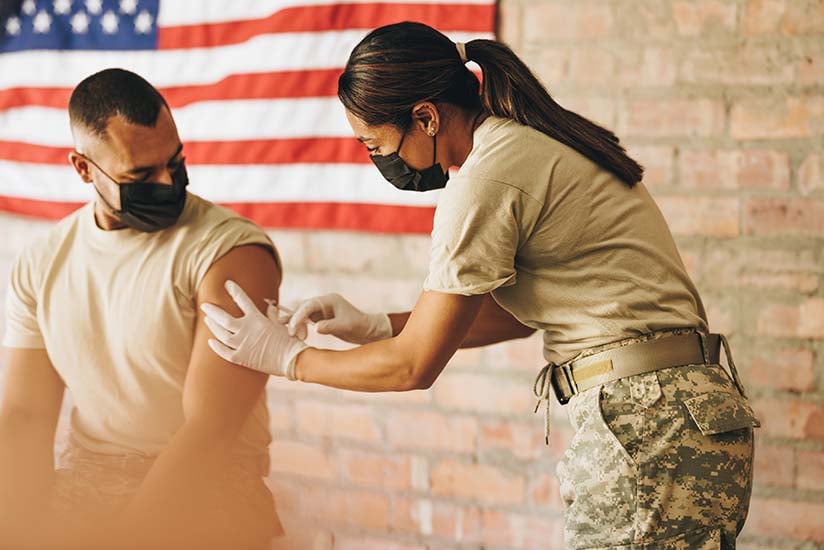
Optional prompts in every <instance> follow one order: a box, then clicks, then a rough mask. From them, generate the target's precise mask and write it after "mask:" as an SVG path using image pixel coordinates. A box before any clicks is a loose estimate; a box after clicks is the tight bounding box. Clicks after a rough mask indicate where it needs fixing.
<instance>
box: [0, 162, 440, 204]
mask: <svg viewBox="0 0 824 550" xmlns="http://www.w3.org/2000/svg"><path fill="white" fill-rule="evenodd" d="M188 171H189V180H190V181H191V183H190V186H189V187H190V189H191V190H192V191H193V192H195V193H197V194H199V195H202V196H204V197H208V198H209V199H210V200H215V201H220V202H267V201H282V202H342V203H369V204H392V205H398V206H402V205H410V206H434V205H435V204H436V202H437V197H438V192H437V191H433V192H429V193H415V192H410V191H400V190H398V189H396V188H395V187H393V186H392V185H391V184H389V183H388V182H387V181H386V180H384V179H383V178H382V177H381V175H380V173H379V172H378V171H377V170H376V169H375V167H374V166H372V165H371V164H331V163H325V164H296V163H293V164H278V165H248V164H247V165H239V164H221V165H217V164H216V165H188ZM33 182H34V183H35V184H34V185H33ZM0 195H5V196H10V197H28V198H32V199H41V200H47V199H52V200H55V201H58V202H78V201H81V202H82V201H88V200H90V199H92V198H93V190H92V188H91V186H89V185H85V184H83V183H82V182H81V181H80V178H79V177H78V176H77V174H76V173H75V172H74V169H73V168H72V167H71V165H69V164H68V163H66V164H64V165H61V166H58V165H48V164H30V163H22V162H10V161H0Z"/></svg>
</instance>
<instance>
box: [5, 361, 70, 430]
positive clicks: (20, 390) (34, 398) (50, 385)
mask: <svg viewBox="0 0 824 550" xmlns="http://www.w3.org/2000/svg"><path fill="white" fill-rule="evenodd" d="M5 352H6V353H5V363H6V367H5V373H4V379H5V380H4V383H3V384H2V398H0V417H3V418H10V417H15V418H18V419H24V420H26V421H32V422H38V423H40V422H42V423H43V425H44V426H45V427H46V428H49V427H50V428H51V429H52V430H54V428H55V426H56V425H57V420H58V418H59V416H60V406H61V405H62V403H63V393H64V391H65V385H64V384H63V380H62V379H61V378H60V375H59V374H57V371H56V370H54V366H53V365H52V363H51V360H50V359H49V356H48V354H47V353H46V350H44V349H24V348H5Z"/></svg>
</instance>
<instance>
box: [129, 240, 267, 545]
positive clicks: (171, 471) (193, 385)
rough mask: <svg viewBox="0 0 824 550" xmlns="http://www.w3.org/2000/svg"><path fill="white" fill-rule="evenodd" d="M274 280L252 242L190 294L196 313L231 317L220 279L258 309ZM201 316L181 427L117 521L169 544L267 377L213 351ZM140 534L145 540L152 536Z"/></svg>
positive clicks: (189, 517) (192, 512)
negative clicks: (206, 307)
mask: <svg viewBox="0 0 824 550" xmlns="http://www.w3.org/2000/svg"><path fill="white" fill-rule="evenodd" d="M280 278H281V274H280V272H279V271H278V268H277V266H276V263H275V260H274V257H273V255H272V253H271V251H269V250H268V249H266V248H264V247H262V246H257V245H249V246H241V247H238V248H235V249H233V250H232V251H231V252H229V253H228V254H226V255H225V256H224V257H223V258H221V259H220V260H218V261H217V262H215V264H214V265H213V266H212V267H211V269H210V270H209V271H208V273H207V274H206V276H205V278H204V280H203V282H202V283H201V285H200V288H199V289H198V293H197V305H198V312H200V309H199V306H200V304H203V303H206V302H209V303H213V304H218V305H220V306H221V307H222V308H224V309H226V310H227V311H229V312H231V313H232V314H233V315H239V314H240V310H239V309H238V308H237V306H236V305H235V304H234V302H233V301H232V299H231V298H230V297H229V295H228V294H227V293H226V291H225V290H224V288H223V284H224V282H225V281H226V280H227V279H232V280H234V281H236V282H238V283H239V284H240V285H242V286H243V288H245V289H246V291H247V292H248V294H249V296H250V297H251V298H252V299H253V300H254V301H255V303H256V304H257V305H258V307H259V308H260V309H261V310H263V311H265V308H266V305H265V303H264V301H263V300H264V298H274V299H277V297H278V287H279V285H280ZM204 317H205V315H203V314H200V313H199V314H198V320H197V325H196V328H195V339H194V347H193V349H192V357H191V360H190V363H189V370H188V372H187V375H186V382H185V387H184V391H183V412H184V416H185V421H184V424H183V426H182V427H181V428H180V429H179V430H178V432H177V433H176V434H175V436H174V437H173V438H172V441H171V442H170V443H169V445H168V447H167V448H166V449H165V450H164V451H163V452H162V453H161V454H160V456H159V457H158V458H157V461H156V462H155V464H154V465H153V466H152V469H151V470H150V472H149V474H148V475H147V476H146V479H145V480H144V481H143V484H142V485H141V487H140V489H139V491H138V493H137V495H136V496H135V498H134V500H133V501H132V502H131V504H130V506H129V508H128V510H127V512H126V514H125V517H124V522H125V523H126V524H127V525H126V528H127V529H128V527H129V524H130V525H131V527H137V526H141V527H140V528H141V529H142V528H143V527H144V526H146V525H147V524H148V525H155V526H156V527H157V530H156V534H157V536H158V537H159V538H160V539H162V540H164V542H168V543H169V547H174V542H173V539H174V536H173V531H172V532H170V531H169V529H174V528H175V527H177V528H179V527H180V526H181V525H182V524H184V523H191V522H192V521H193V520H195V521H197V523H199V524H201V525H202V523H203V518H202V517H201V516H200V515H199V512H201V511H202V510H197V505H198V504H199V503H202V502H203V500H204V499H205V497H204V495H205V489H206V488H207V487H208V485H209V484H210V483H212V482H213V480H212V478H213V476H214V475H215V474H216V473H217V472H219V471H220V470H221V469H222V468H224V467H225V466H226V464H227V459H228V458H229V451H230V449H231V447H232V445H233V443H234V442H235V439H236V437H237V435H238V433H239V432H240V430H241V428H242V427H243V424H244V422H245V421H246V419H247V417H248V416H249V414H250V413H251V411H252V409H253V407H254V405H255V404H256V403H257V400H258V398H259V397H260V395H261V393H262V392H263V389H264V386H265V385H266V381H267V379H268V376H267V375H265V374H261V373H258V372H254V371H252V370H249V369H239V368H237V367H236V366H234V365H232V364H231V363H228V362H226V361H223V360H222V359H221V358H220V357H218V356H217V355H215V354H214V353H212V351H211V350H210V349H209V346H208V344H207V341H208V339H209V337H210V333H209V330H208V329H207V328H206V325H205V324H204V322H203V318H204ZM190 526H192V527H195V526H194V525H190ZM195 528H196V527H195ZM178 534H179V536H181V537H187V536H188V535H189V534H188V533H180V532H179V533H178ZM147 535H148V536H149V537H152V533H148V534H147ZM170 535H172V536H171V537H170ZM164 547H165V546H164Z"/></svg>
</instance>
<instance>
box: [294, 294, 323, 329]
mask: <svg viewBox="0 0 824 550" xmlns="http://www.w3.org/2000/svg"><path fill="white" fill-rule="evenodd" d="M322 310H323V305H322V304H321V303H320V302H318V301H317V300H307V301H305V302H303V303H302V304H300V306H298V308H297V309H296V310H295V313H293V314H292V318H291V319H290V320H289V334H291V335H292V336H294V334H295V327H297V326H298V325H305V324H306V323H308V322H309V320H310V319H311V317H312V315H315V314H317V313H320V312H322Z"/></svg>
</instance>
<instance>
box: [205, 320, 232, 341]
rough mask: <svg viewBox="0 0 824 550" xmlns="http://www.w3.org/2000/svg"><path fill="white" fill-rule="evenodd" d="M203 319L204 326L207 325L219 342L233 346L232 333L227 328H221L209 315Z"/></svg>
mask: <svg viewBox="0 0 824 550" xmlns="http://www.w3.org/2000/svg"><path fill="white" fill-rule="evenodd" d="M204 321H205V323H206V326H207V327H209V330H211V331H212V334H214V335H215V337H216V338H217V339H218V340H220V342H221V343H222V344H225V345H226V346H228V347H230V348H235V345H234V343H235V342H234V334H232V333H231V332H229V331H228V330H226V329H225V328H223V327H222V326H220V325H219V324H217V322H215V321H213V320H212V319H211V318H209V317H206V319H204Z"/></svg>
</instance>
